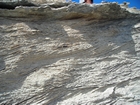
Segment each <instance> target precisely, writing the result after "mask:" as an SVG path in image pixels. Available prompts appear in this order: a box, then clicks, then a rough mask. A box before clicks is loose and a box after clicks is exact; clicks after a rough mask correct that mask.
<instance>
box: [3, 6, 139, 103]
mask: <svg viewBox="0 0 140 105" xmlns="http://www.w3.org/2000/svg"><path fill="white" fill-rule="evenodd" d="M106 5H110V6H111V5H112V4H105V5H103V7H105V6H106ZM113 5H114V4H113ZM115 5H116V4H115ZM79 6H80V4H79ZM86 6H87V7H86ZM86 6H85V8H87V9H92V8H94V6H92V7H90V5H86ZM118 7H119V5H118ZM67 8H68V7H67ZM75 8H76V7H75ZM77 8H78V7H77ZM95 8H96V10H98V8H97V7H96V6H95ZM99 8H100V6H99ZM27 9H28V8H27ZM31 9H32V8H31ZM37 9H39V8H37ZM72 9H73V10H74V11H77V13H78V12H79V10H80V9H79V10H77V9H74V8H72ZM120 9H121V8H120ZM58 10H59V9H58ZM73 10H71V11H73ZM82 10H83V9H81V11H82ZM99 10H100V9H99ZM0 11H1V10H0ZM5 11H7V12H9V13H10V12H11V10H5ZM83 11H86V10H83ZM114 11H117V10H114ZM118 11H119V10H118ZM118 11H117V13H118ZM12 13H15V14H13V17H14V15H15V16H16V17H14V18H11V17H6V15H7V14H4V16H3V17H0V104H1V105H139V104H140V101H139V100H140V19H139V18H138V17H139V15H135V14H132V13H130V12H128V11H125V13H126V14H128V15H126V14H125V15H123V18H122V17H121V16H120V17H121V19H120V18H117V19H116V17H114V16H112V17H111V18H109V15H108V16H106V18H104V15H100V17H101V18H102V16H103V18H102V19H101V18H90V19H89V18H87V17H81V18H78V19H75V18H63V19H62V18H61V19H60V18H56V17H52V19H49V20H48V18H46V17H44V18H43V19H42V18H41V19H40V18H39V19H36V17H29V18H23V17H22V16H21V17H22V18H19V17H18V16H17V14H16V13H17V12H16V10H12ZM23 13H25V12H23ZM111 13H113V12H110V15H111ZM122 13H123V12H122ZM27 14H28V13H27ZM44 14H45V13H44ZM57 14H59V13H57ZM60 14H63V11H61V13H60ZM64 14H65V11H64ZM67 14H69V13H67ZM83 14H86V12H85V13H83ZM93 14H94V12H93V13H91V17H92V16H93ZM100 14H102V12H101V13H100ZM104 14H106V13H104ZM113 14H115V13H113ZM0 15H2V14H0ZM24 15H25V14H23V16H24ZM46 15H49V14H46ZM94 15H95V14H94ZM120 15H122V14H120ZM9 16H10V15H9ZM34 16H35V14H34ZM43 16H44V15H43ZM63 16H66V15H63ZM67 16H68V15H67ZM76 16H78V15H77V14H76ZM82 16H83V15H82ZM85 16H86V15H85ZM89 16H90V15H89ZM116 16H118V17H119V14H116ZM129 16H130V17H129ZM58 17H59V16H58Z"/></svg>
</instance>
